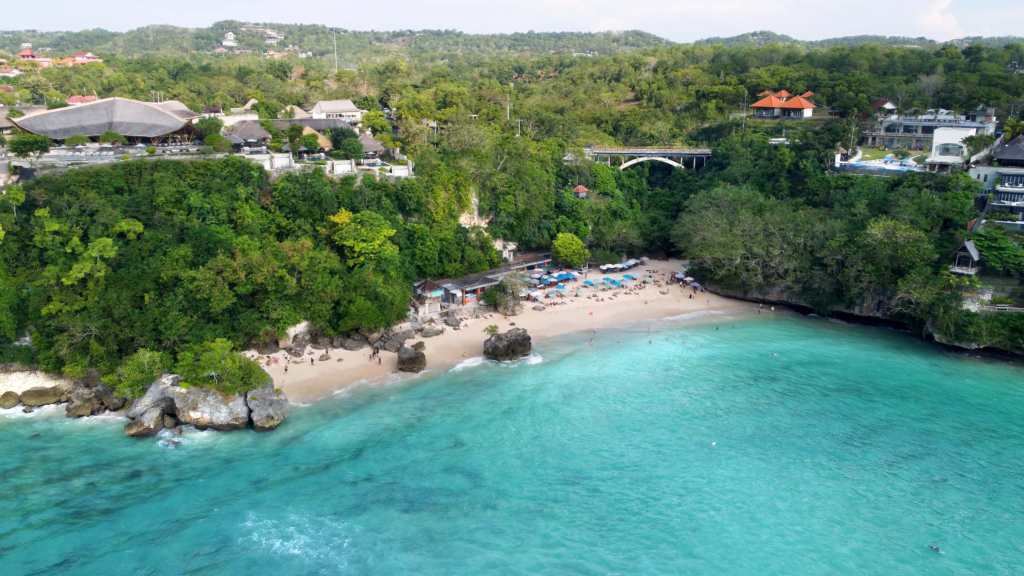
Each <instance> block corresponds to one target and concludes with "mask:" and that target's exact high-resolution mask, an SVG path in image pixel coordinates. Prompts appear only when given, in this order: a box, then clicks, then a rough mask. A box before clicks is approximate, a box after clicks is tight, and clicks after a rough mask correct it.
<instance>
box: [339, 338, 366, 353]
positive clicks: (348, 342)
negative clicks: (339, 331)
mask: <svg viewBox="0 0 1024 576" xmlns="http://www.w3.org/2000/svg"><path fill="white" fill-rule="evenodd" d="M367 345H369V343H368V342H367V341H366V339H365V338H363V337H362V336H360V335H355V336H353V337H352V338H346V339H345V341H344V342H342V344H341V347H342V348H344V349H345V350H348V351H350V352H355V351H356V350H362V349H363V348H365V347H366V346H367Z"/></svg>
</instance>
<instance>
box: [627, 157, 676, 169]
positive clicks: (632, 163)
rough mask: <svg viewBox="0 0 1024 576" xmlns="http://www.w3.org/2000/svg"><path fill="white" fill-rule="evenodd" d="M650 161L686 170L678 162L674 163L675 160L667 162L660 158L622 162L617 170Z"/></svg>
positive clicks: (667, 160) (642, 158) (644, 158)
mask: <svg viewBox="0 0 1024 576" xmlns="http://www.w3.org/2000/svg"><path fill="white" fill-rule="evenodd" d="M652 160H653V161H657V162H664V163H665V164H671V165H672V166H675V167H676V168H686V167H685V166H683V165H682V164H680V163H679V162H676V161H675V160H669V159H668V158H662V157H661V156H640V157H639V158H633V159H632V160H630V161H628V162H624V163H623V164H622V166H619V168H621V169H622V170H625V169H626V168H629V167H630V166H633V165H635V164H639V163H640V162H649V161H652Z"/></svg>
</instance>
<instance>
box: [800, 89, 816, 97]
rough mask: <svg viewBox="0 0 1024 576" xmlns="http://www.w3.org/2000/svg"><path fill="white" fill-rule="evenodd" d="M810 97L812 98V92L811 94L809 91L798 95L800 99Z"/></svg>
mask: <svg viewBox="0 0 1024 576" xmlns="http://www.w3.org/2000/svg"><path fill="white" fill-rule="evenodd" d="M811 96H814V92H811V91H810V90H808V91H807V92H804V93H803V94H801V95H800V97H801V98H810V97H811Z"/></svg>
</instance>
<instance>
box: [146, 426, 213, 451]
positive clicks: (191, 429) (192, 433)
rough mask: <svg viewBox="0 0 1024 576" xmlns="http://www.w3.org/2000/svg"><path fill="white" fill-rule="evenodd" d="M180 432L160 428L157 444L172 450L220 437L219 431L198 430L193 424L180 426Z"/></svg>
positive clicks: (204, 442)
mask: <svg viewBox="0 0 1024 576" xmlns="http://www.w3.org/2000/svg"><path fill="white" fill-rule="evenodd" d="M180 428H181V434H175V433H173V432H171V431H170V430H168V429H166V428H165V429H163V430H161V431H160V432H159V433H158V434H157V435H156V437H157V446H159V447H161V448H166V449H168V450H174V449H175V448H179V447H182V446H189V445H193V444H206V443H208V442H213V441H214V440H217V439H218V438H220V435H221V433H220V432H217V431H215V430H199V429H197V428H196V427H195V426H189V425H185V426H181V427H180Z"/></svg>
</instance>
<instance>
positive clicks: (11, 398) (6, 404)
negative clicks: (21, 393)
mask: <svg viewBox="0 0 1024 576" xmlns="http://www.w3.org/2000/svg"><path fill="white" fill-rule="evenodd" d="M19 402H21V400H20V399H19V398H18V393H17V392H10V391H7V392H4V393H3V394H0V408H14V407H15V406H17V405H18V403H19Z"/></svg>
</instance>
